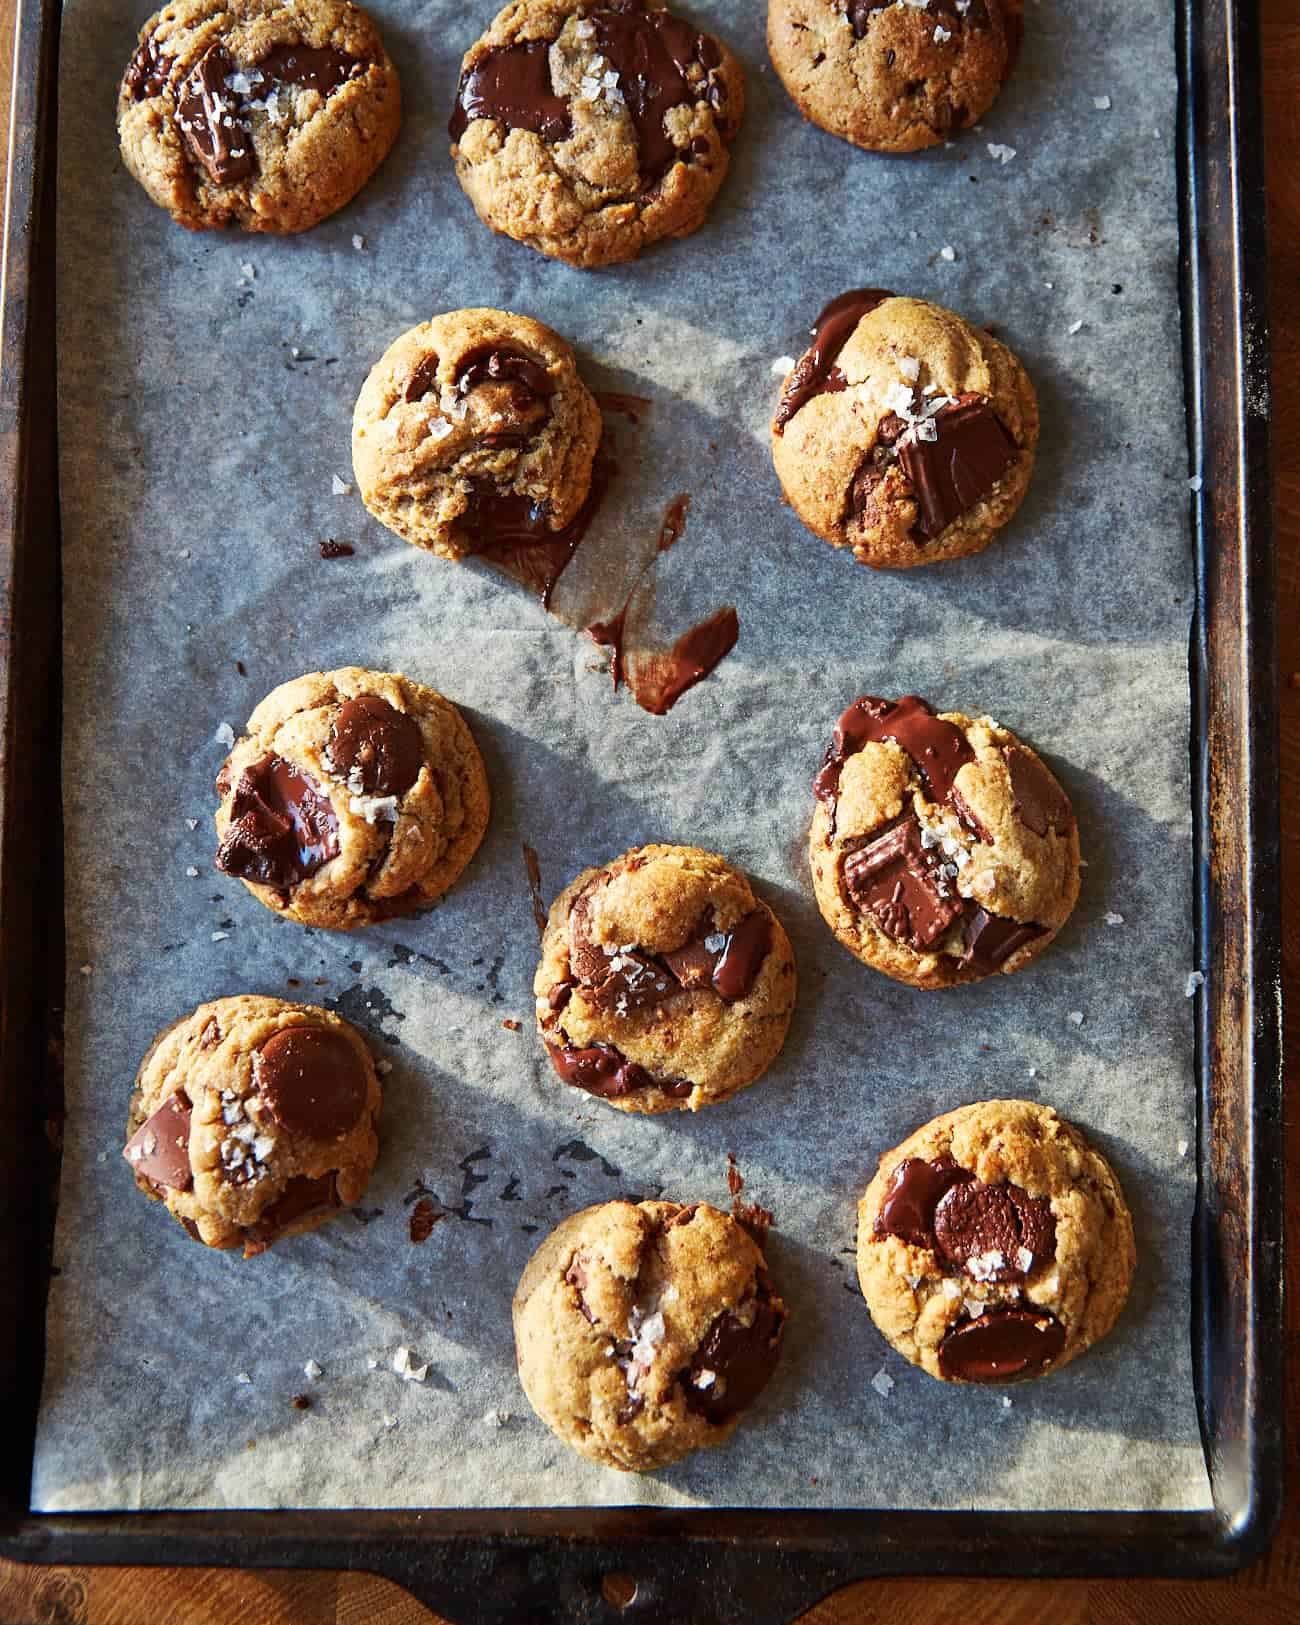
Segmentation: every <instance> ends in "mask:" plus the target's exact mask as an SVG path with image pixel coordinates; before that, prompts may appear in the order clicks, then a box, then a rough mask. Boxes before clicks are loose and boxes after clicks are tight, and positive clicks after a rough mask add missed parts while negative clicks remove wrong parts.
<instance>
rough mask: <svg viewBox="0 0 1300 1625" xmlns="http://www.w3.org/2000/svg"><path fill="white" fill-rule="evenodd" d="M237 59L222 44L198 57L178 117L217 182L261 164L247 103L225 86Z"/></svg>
mask: <svg viewBox="0 0 1300 1625" xmlns="http://www.w3.org/2000/svg"><path fill="white" fill-rule="evenodd" d="M234 71H235V66H234V63H233V62H232V61H231V60H230V58H229V56H227V54H226V52H225V50H224V49H223V47H222V46H220V45H214V46H212V48H211V49H210V50H208V51H205V52H204V54H203V55H202V56H201V57H200V58H199V61H198V63H197V65H196V66H195V68H194V70H193V72H192V73H191V74H190V76H189V78H188V79H186V81H185V83H184V85H183V86H182V88H181V93H180V99H179V101H178V103H177V107H176V120H177V123H178V124H179V125H180V129H181V134H182V135H183V136H184V137H185V141H186V143H187V145H188V146H189V149H190V153H191V155H192V156H193V157H194V158H196V159H197V160H198V162H199V163H200V164H201V165H202V166H203V169H204V171H205V172H206V174H207V177H208V179H209V180H210V181H211V182H212V184H213V185H214V186H232V185H233V184H234V183H235V182H236V181H242V180H247V178H248V177H249V176H250V175H251V174H252V173H253V172H254V170H256V168H257V154H256V152H255V151H254V149H253V133H252V130H251V129H250V127H249V124H248V119H247V116H246V114H245V113H244V110H243V102H242V101H241V99H240V98H239V97H238V96H236V95H235V93H234V92H233V91H231V90H229V89H227V87H226V80H227V78H228V77H229V76H230V75H231V74H232V73H233V72H234Z"/></svg>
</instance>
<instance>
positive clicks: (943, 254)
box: [939, 243, 957, 262]
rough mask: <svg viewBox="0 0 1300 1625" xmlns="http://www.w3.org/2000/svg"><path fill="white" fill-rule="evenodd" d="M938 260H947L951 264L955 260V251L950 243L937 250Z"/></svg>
mask: <svg viewBox="0 0 1300 1625" xmlns="http://www.w3.org/2000/svg"><path fill="white" fill-rule="evenodd" d="M939 258H940V259H941V260H948V261H949V262H951V261H953V260H955V259H956V258H957V250H956V249H955V248H954V247H953V246H952V245H951V243H945V244H944V246H943V247H942V248H941V249H940V250H939Z"/></svg>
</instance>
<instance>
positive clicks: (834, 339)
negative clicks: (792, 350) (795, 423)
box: [773, 288, 894, 434]
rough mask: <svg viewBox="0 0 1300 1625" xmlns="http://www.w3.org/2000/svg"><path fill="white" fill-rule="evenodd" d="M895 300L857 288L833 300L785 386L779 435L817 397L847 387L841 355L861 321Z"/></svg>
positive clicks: (779, 409) (889, 295)
mask: <svg viewBox="0 0 1300 1625" xmlns="http://www.w3.org/2000/svg"><path fill="white" fill-rule="evenodd" d="M893 297H894V296H893V294H892V293H890V292H889V290H888V289H887V288H854V289H853V290H852V291H851V292H849V293H842V294H841V295H840V296H839V298H838V299H832V300H831V302H830V304H829V305H827V306H826V308H825V310H823V311H822V313H821V314H820V315H819V316H818V318H817V320H816V321H815V322H814V323H813V325H812V329H811V336H812V343H811V344H810V345H809V347H808V348H807V350H805V351H804V353H803V355H802V356H800V358H799V361H798V362H797V364H796V366H795V369H794V371H793V372H792V373H791V374H790V381H789V382H788V383H787V384H786V386H785V392H784V393H783V394H782V396H781V401H780V404H779V405H778V407H777V409H776V417H775V419H774V420H773V427H774V428H775V430H776V432H777V434H782V433H783V432H784V430H785V426H786V424H787V423H789V421H790V419H791V418H792V417H793V416H794V415H795V413H796V412H797V411H798V410H799V409H800V407H802V406H806V405H807V404H808V402H809V401H810V400H812V398H813V396H814V395H823V394H825V393H826V392H827V391H831V392H835V391H837V390H841V389H843V388H844V387H845V381H844V374H843V373H842V372H840V370H839V368H838V367H837V366H836V365H835V362H836V359H837V358H838V356H839V353H840V351H841V350H842V349H843V348H844V346H845V345H846V344H847V343H848V341H849V339H850V338H851V337H852V334H853V330H854V328H855V327H857V325H858V323H859V322H860V321H861V320H862V318H863V317H864V316H868V315H870V314H871V312H872V311H873V310H874V309H875V308H876V306H877V305H879V304H883V303H884V301H885V300H886V299H892V298H893Z"/></svg>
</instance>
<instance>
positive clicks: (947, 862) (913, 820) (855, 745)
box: [808, 695, 1080, 988]
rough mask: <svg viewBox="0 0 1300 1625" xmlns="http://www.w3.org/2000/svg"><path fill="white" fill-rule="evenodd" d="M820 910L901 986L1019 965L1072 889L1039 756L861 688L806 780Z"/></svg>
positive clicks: (1069, 826) (1061, 805) (1059, 821)
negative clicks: (810, 784)
mask: <svg viewBox="0 0 1300 1625" xmlns="http://www.w3.org/2000/svg"><path fill="white" fill-rule="evenodd" d="M813 794H814V798H815V802H814V805H815V811H814V813H813V822H812V828H811V830H810V832H809V837H808V849H809V856H810V859H811V862H812V871H813V890H814V892H815V893H816V897H817V906H818V907H819V908H820V909H821V912H822V918H823V919H824V920H825V921H826V923H827V925H829V926H830V928H831V930H832V931H833V932H834V934H835V936H836V937H837V938H838V940H839V941H840V942H842V943H843V944H844V946H845V947H846V948H847V949H848V950H849V952H850V953H852V954H855V955H856V956H857V958H859V959H860V960H862V962H863V964H865V965H870V966H872V967H873V969H875V970H882V971H884V972H885V974H886V975H888V976H892V977H894V978H896V979H897V980H898V981H902V982H910V983H912V985H913V986H915V987H924V988H934V987H950V986H953V985H954V984H955V983H958V982H971V981H977V980H978V979H979V978H981V977H984V976H989V975H992V974H993V973H994V972H999V971H1000V972H1012V971H1018V970H1021V969H1023V968H1024V966H1026V965H1027V964H1029V962H1030V961H1031V960H1032V959H1034V958H1036V957H1037V955H1038V954H1040V953H1041V952H1042V951H1043V949H1044V948H1046V947H1047V945H1048V943H1050V942H1051V940H1052V938H1053V937H1054V936H1055V935H1056V933H1057V932H1058V931H1059V930H1060V929H1061V927H1062V926H1063V925H1064V924H1065V921H1066V920H1067V918H1068V917H1069V915H1070V912H1071V910H1072V909H1073V907H1074V904H1075V901H1076V900H1077V898H1078V895H1079V872H1080V860H1079V834H1078V827H1077V825H1076V823H1075V819H1074V813H1073V810H1072V809H1071V807H1070V803H1069V800H1068V798H1067V797H1066V795H1065V792H1064V791H1063V790H1062V789H1061V787H1060V785H1059V784H1057V782H1056V780H1055V779H1054V778H1053V777H1052V775H1051V773H1050V772H1049V771H1048V769H1047V767H1046V766H1045V765H1044V763H1043V762H1042V761H1041V759H1040V758H1039V757H1038V756H1036V755H1035V754H1034V752H1033V751H1032V750H1030V749H1029V747H1028V746H1027V745H1024V744H1022V743H1021V741H1020V740H1018V739H1017V738H1016V736H1015V735H1014V734H1013V733H1011V732H1010V730H1009V729H1006V728H1003V727H1001V726H1000V725H999V724H997V723H995V722H993V721H992V720H991V719H990V718H988V717H983V718H980V719H972V718H970V717H966V716H963V715H961V713H959V712H948V713H946V714H943V715H938V714H936V713H935V712H934V711H933V710H932V708H931V707H930V706H929V705H927V704H926V702H925V701H924V700H922V699H918V698H917V697H916V696H915V695H908V696H906V697H905V698H904V699H901V700H882V699H877V698H874V697H873V696H871V695H864V696H863V697H862V698H861V699H858V700H855V701H854V702H853V704H852V705H850V706H849V707H848V708H847V710H846V711H845V712H844V714H843V715H842V716H841V717H840V720H839V722H838V723H837V724H836V726H835V732H834V735H833V737H832V739H831V743H830V745H829V746H828V747H827V750H826V754H825V757H824V758H823V761H822V765H821V767H820V768H819V769H818V772H817V775H816V777H815V778H814V780H813Z"/></svg>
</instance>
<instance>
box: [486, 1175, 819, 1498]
mask: <svg viewBox="0 0 1300 1625" xmlns="http://www.w3.org/2000/svg"><path fill="white" fill-rule="evenodd" d="M786 1318H787V1312H786V1307H785V1304H784V1303H783V1302H782V1301H781V1299H780V1297H779V1296H778V1295H777V1292H776V1289H775V1287H774V1286H773V1284H772V1281H771V1279H770V1277H769V1275H768V1271H767V1263H766V1259H765V1258H764V1255H763V1251H762V1249H761V1248H760V1246H759V1245H758V1244H757V1243H756V1242H755V1241H754V1239H753V1237H752V1236H750V1235H749V1234H748V1233H747V1232H746V1230H745V1229H744V1228H743V1227H742V1226H741V1225H740V1224H738V1223H737V1222H736V1220H735V1219H733V1218H731V1217H730V1216H729V1215H727V1214H725V1213H721V1212H719V1211H718V1209H717V1208H714V1207H710V1206H709V1205H708V1204H707V1203H704V1202H696V1203H692V1204H690V1205H689V1206H685V1207H682V1206H678V1205H677V1204H676V1203H674V1202H640V1203H632V1202H605V1203H602V1204H601V1205H600V1206H598V1207H591V1208H587V1209H585V1210H584V1211H583V1212H581V1213H575V1214H574V1215H573V1217H572V1218H569V1219H566V1220H564V1222H563V1223H562V1224H560V1225H559V1226H558V1227H557V1228H556V1229H555V1230H553V1231H552V1232H551V1234H550V1235H549V1236H548V1237H547V1238H546V1240H545V1241H544V1242H543V1243H542V1245H541V1246H540V1247H539V1248H538V1249H537V1251H536V1252H535V1253H534V1254H533V1257H532V1258H531V1259H530V1260H529V1263H528V1266H527V1268H526V1269H525V1270H524V1273H523V1277H522V1279H521V1280H520V1282H519V1288H518V1291H517V1292H516V1293H515V1300H514V1327H515V1350H516V1355H517V1359H518V1363H519V1379H520V1381H521V1383H522V1384H523V1388H524V1392H525V1394H527V1396H528V1401H529V1403H530V1404H531V1405H532V1407H533V1409H534V1410H535V1411H536V1412H537V1414H538V1416H540V1417H541V1419H542V1421H543V1422H545V1423H546V1425H547V1427H549V1428H550V1429H551V1431H552V1432H553V1433H554V1434H556V1435H557V1437H559V1438H560V1439H562V1440H563V1441H564V1443H565V1444H567V1445H569V1446H570V1447H571V1448H572V1449H574V1450H576V1451H578V1452H579V1453H580V1454H582V1455H584V1456H588V1457H590V1458H591V1459H592V1460H593V1461H598V1462H601V1463H602V1464H603V1465H605V1466H608V1467H616V1468H618V1469H620V1470H621V1471H623V1472H653V1471H654V1470H655V1469H657V1468H660V1467H667V1466H669V1465H670V1464H671V1463H672V1462H675V1461H680V1460H681V1458H682V1457H683V1456H685V1455H687V1454H689V1453H690V1452H691V1451H692V1450H697V1449H700V1448H701V1447H707V1446H712V1445H718V1444H722V1443H724V1442H725V1440H727V1439H728V1438H730V1436H731V1434H732V1433H733V1432H734V1431H735V1429H736V1427H737V1426H738V1425H739V1424H740V1421H741V1419H742V1418H743V1417H744V1416H745V1415H746V1414H747V1413H748V1412H749V1411H750V1410H751V1409H752V1408H753V1407H754V1405H755V1404H756V1403H757V1402H758V1400H759V1398H760V1396H761V1395H762V1393H763V1391H764V1389H765V1388H766V1387H767V1385H768V1383H769V1382H770V1381H771V1378H772V1375H773V1373H774V1371H775V1370H776V1366H777V1362H778V1360H779V1358H780V1353H781V1343H782V1339H783V1336H784V1333H785V1322H786Z"/></svg>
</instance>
